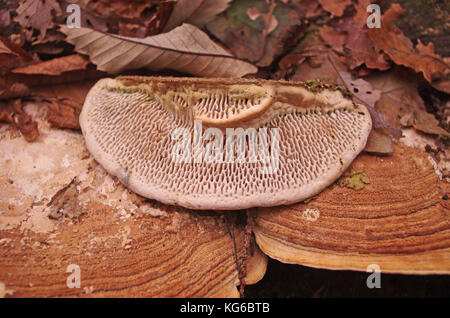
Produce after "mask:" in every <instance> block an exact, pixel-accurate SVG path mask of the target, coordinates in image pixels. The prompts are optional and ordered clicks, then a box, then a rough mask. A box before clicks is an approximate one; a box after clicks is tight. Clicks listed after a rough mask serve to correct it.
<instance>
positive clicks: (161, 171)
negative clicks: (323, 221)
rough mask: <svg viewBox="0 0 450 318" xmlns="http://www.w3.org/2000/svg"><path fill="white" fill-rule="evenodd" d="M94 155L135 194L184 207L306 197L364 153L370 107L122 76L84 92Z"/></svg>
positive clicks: (322, 95) (293, 91)
mask: <svg viewBox="0 0 450 318" xmlns="http://www.w3.org/2000/svg"><path fill="white" fill-rule="evenodd" d="M80 125H81V129H82V131H83V134H84V136H85V140H86V145H87V147H88V149H89V151H90V152H91V153H92V155H93V156H94V158H95V159H96V160H97V161H98V162H99V163H100V164H101V165H102V166H103V167H104V168H105V169H106V170H107V171H108V172H109V173H111V174H112V175H115V176H117V177H118V178H119V179H120V180H121V181H122V182H123V183H124V184H125V185H126V186H127V187H129V188H130V189H131V190H133V191H135V192H136V193H138V194H140V195H142V196H144V197H147V198H151V199H156V200H158V201H161V202H163V203H166V204H173V205H180V206H183V207H186V208H191V209H215V210H237V209H245V208H250V207H257V206H260V207H269V206H276V205H282V204H290V203H295V202H299V201H302V200H305V199H307V198H309V197H311V196H313V195H315V194H317V193H318V192H320V191H321V190H322V189H324V188H325V187H327V186H328V185H330V184H331V183H332V182H334V181H335V180H336V179H337V178H338V177H339V176H340V175H341V174H342V173H343V172H344V171H345V169H346V168H347V167H348V166H349V165H350V163H351V162H352V161H353V160H354V159H355V157H356V156H357V155H358V154H359V153H360V152H361V151H362V150H363V149H364V146H365V144H366V141H367V138H368V135H369V132H370V130H371V126H372V122H371V119H370V115H369V113H368V111H367V109H366V108H365V107H364V106H362V105H358V104H354V103H353V102H351V101H350V100H349V99H347V98H345V97H344V96H343V95H342V93H341V91H339V90H336V89H329V88H321V89H318V90H314V91H311V90H310V89H308V87H307V86H305V85H304V84H302V83H295V82H283V81H267V80H250V79H203V78H171V77H135V76H124V77H118V78H116V79H102V80H100V81H99V82H98V83H97V84H96V85H95V86H94V87H93V88H92V89H91V91H90V92H89V94H88V96H87V98H86V101H85V104H84V107H83V111H82V113H81V115H80Z"/></svg>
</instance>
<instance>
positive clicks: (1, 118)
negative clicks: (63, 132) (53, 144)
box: [0, 99, 39, 141]
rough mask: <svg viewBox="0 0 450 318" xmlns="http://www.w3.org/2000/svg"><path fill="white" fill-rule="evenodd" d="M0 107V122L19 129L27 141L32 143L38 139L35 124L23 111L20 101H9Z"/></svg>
mask: <svg viewBox="0 0 450 318" xmlns="http://www.w3.org/2000/svg"><path fill="white" fill-rule="evenodd" d="M0 106H1V107H0V122H7V123H10V124H13V125H14V126H16V127H17V128H19V130H20V132H21V133H22V135H23V137H24V138H25V139H26V140H27V141H34V140H36V138H37V137H39V130H38V126H37V123H36V122H35V121H33V119H32V118H31V116H30V115H28V114H27V113H26V112H25V111H24V110H23V108H22V101H21V100H20V99H14V100H9V101H8V103H7V104H6V105H0Z"/></svg>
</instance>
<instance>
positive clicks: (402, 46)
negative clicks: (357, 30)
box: [367, 4, 450, 83]
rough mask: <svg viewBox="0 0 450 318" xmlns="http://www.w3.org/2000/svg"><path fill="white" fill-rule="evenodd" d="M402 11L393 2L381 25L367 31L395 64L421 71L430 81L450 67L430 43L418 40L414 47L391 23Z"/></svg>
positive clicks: (440, 75)
mask: <svg viewBox="0 0 450 318" xmlns="http://www.w3.org/2000/svg"><path fill="white" fill-rule="evenodd" d="M403 12H404V10H403V8H402V7H401V6H400V5H399V4H393V5H392V6H391V7H390V8H389V10H388V11H386V13H385V14H384V15H383V18H382V27H381V28H372V29H368V30H367V33H368V35H369V37H370V39H371V40H372V41H373V43H374V44H375V46H376V47H377V48H378V49H380V50H383V51H384V52H385V53H386V54H387V55H389V57H390V58H391V59H392V60H393V61H394V62H395V63H396V64H398V65H404V66H407V67H410V68H412V69H413V70H415V71H416V72H422V73H423V76H424V77H425V79H426V80H427V81H428V82H430V83H431V82H432V81H433V80H435V79H437V78H439V77H442V75H443V74H444V73H445V72H446V71H447V70H448V69H449V68H450V67H449V65H447V63H445V61H444V60H443V59H442V58H441V57H440V56H439V55H437V54H435V53H434V46H433V44H432V43H429V44H428V45H427V46H425V45H423V44H422V43H421V42H420V40H419V41H418V44H417V46H416V47H415V48H414V47H413V43H412V42H411V40H410V39H409V38H407V37H406V36H405V35H404V34H403V32H402V31H401V30H400V29H399V28H398V27H396V26H395V25H393V24H391V22H392V21H393V20H395V19H397V18H398V16H400V15H401V14H402V13H403Z"/></svg>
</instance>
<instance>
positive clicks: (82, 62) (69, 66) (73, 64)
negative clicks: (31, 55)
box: [11, 54, 89, 75]
mask: <svg viewBox="0 0 450 318" xmlns="http://www.w3.org/2000/svg"><path fill="white" fill-rule="evenodd" d="M88 64H89V61H88V60H87V59H86V58H84V57H82V56H81V55H79V54H73V55H68V56H63V57H59V58H54V59H51V60H49V61H45V62H42V63H39V64H34V65H29V66H25V67H21V68H16V69H14V70H12V71H11V73H14V74H24V75H25V74H27V75H31V74H39V75H61V74H62V73H64V72H70V71H78V70H84V69H86V67H87V65H88Z"/></svg>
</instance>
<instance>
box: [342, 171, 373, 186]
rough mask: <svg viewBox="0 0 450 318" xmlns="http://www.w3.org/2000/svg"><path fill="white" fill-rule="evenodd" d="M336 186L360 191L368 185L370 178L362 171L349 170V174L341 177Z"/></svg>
mask: <svg viewBox="0 0 450 318" xmlns="http://www.w3.org/2000/svg"><path fill="white" fill-rule="evenodd" d="M337 184H338V185H339V186H341V187H346V188H351V189H355V190H361V189H363V188H364V186H365V185H366V184H370V178H369V176H368V175H367V174H366V172H365V171H363V170H353V169H352V170H351V171H350V173H348V174H345V175H344V176H342V177H341V178H340V179H339V181H338V182H337Z"/></svg>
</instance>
